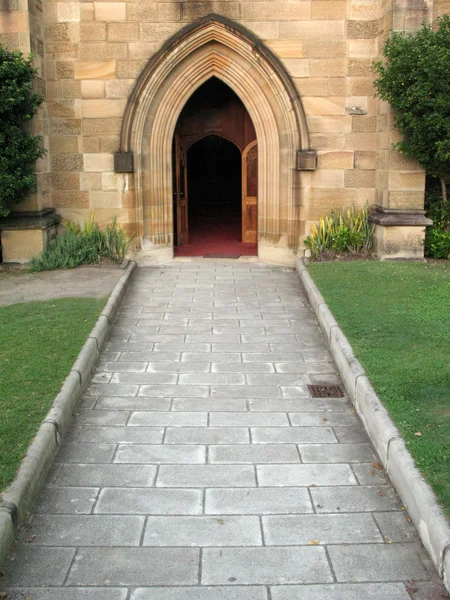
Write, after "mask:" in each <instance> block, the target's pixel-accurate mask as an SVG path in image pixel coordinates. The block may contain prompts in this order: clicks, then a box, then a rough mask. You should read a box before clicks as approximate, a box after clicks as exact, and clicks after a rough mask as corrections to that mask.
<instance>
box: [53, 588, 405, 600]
mask: <svg viewBox="0 0 450 600" xmlns="http://www.w3.org/2000/svg"><path fill="white" fill-rule="evenodd" d="M52 600H53V599H52ZM63 600H65V599H63ZM111 600H115V598H112V599H111ZM131 600H267V591H266V589H265V588H263V587H253V586H252V587H250V586H245V587H235V588H231V587H218V586H214V587H208V586H202V587H192V588H145V589H137V590H135V591H134V592H133V593H132V594H131ZM377 600H378V599H377ZM394 600H397V599H394Z"/></svg>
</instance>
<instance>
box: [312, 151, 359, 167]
mask: <svg viewBox="0 0 450 600" xmlns="http://www.w3.org/2000/svg"><path fill="white" fill-rule="evenodd" d="M318 164H319V169H351V168H352V166H353V152H345V151H344V152H319V155H318Z"/></svg>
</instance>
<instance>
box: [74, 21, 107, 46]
mask: <svg viewBox="0 0 450 600" xmlns="http://www.w3.org/2000/svg"><path fill="white" fill-rule="evenodd" d="M80 40H81V41H82V42H92V41H94V40H99V41H103V40H106V24H105V23H98V22H96V21H87V22H85V23H81V24H80Z"/></svg>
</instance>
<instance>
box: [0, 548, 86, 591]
mask: <svg viewBox="0 0 450 600" xmlns="http://www.w3.org/2000/svg"><path fill="white" fill-rule="evenodd" d="M15 552H16V554H18V556H20V558H19V559H17V558H16V559H15V560H14V561H8V560H7V561H6V562H5V563H4V564H3V565H2V570H3V571H4V573H5V577H4V579H3V578H2V583H1V585H2V588H4V589H8V588H10V587H21V586H30V585H33V586H46V585H49V586H56V585H63V583H64V580H65V578H66V574H67V572H68V570H69V568H70V565H71V563H72V560H73V557H74V556H75V548H43V547H41V548H39V547H38V546H33V545H29V544H27V545H26V546H25V545H20V546H16V549H15Z"/></svg>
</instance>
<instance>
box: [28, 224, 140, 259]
mask: <svg viewBox="0 0 450 600" xmlns="http://www.w3.org/2000/svg"><path fill="white" fill-rule="evenodd" d="M133 237H134V234H133V235H132V236H131V237H127V235H126V233H125V232H124V230H123V228H122V226H121V225H118V224H117V220H116V219H115V218H114V219H113V221H112V223H111V225H108V226H107V227H106V229H105V230H101V229H100V228H99V226H98V225H97V223H95V222H94V214H92V215H91V218H90V219H89V220H87V221H86V222H85V224H84V227H83V228H82V227H81V226H80V225H79V224H78V223H74V222H73V221H67V223H66V230H65V232H64V233H63V234H62V235H60V236H58V237H57V238H56V239H55V240H54V241H53V242H51V243H50V244H49V245H48V247H47V248H46V249H45V250H43V251H42V252H41V254H40V256H38V257H37V258H34V259H32V260H31V262H30V271H53V270H55V269H74V268H75V267H78V266H79V265H86V264H94V263H97V262H99V260H100V259H101V258H109V259H111V260H114V261H117V262H122V260H123V259H124V258H125V255H126V253H127V250H128V247H129V245H130V243H131V240H132V239H133Z"/></svg>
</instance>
